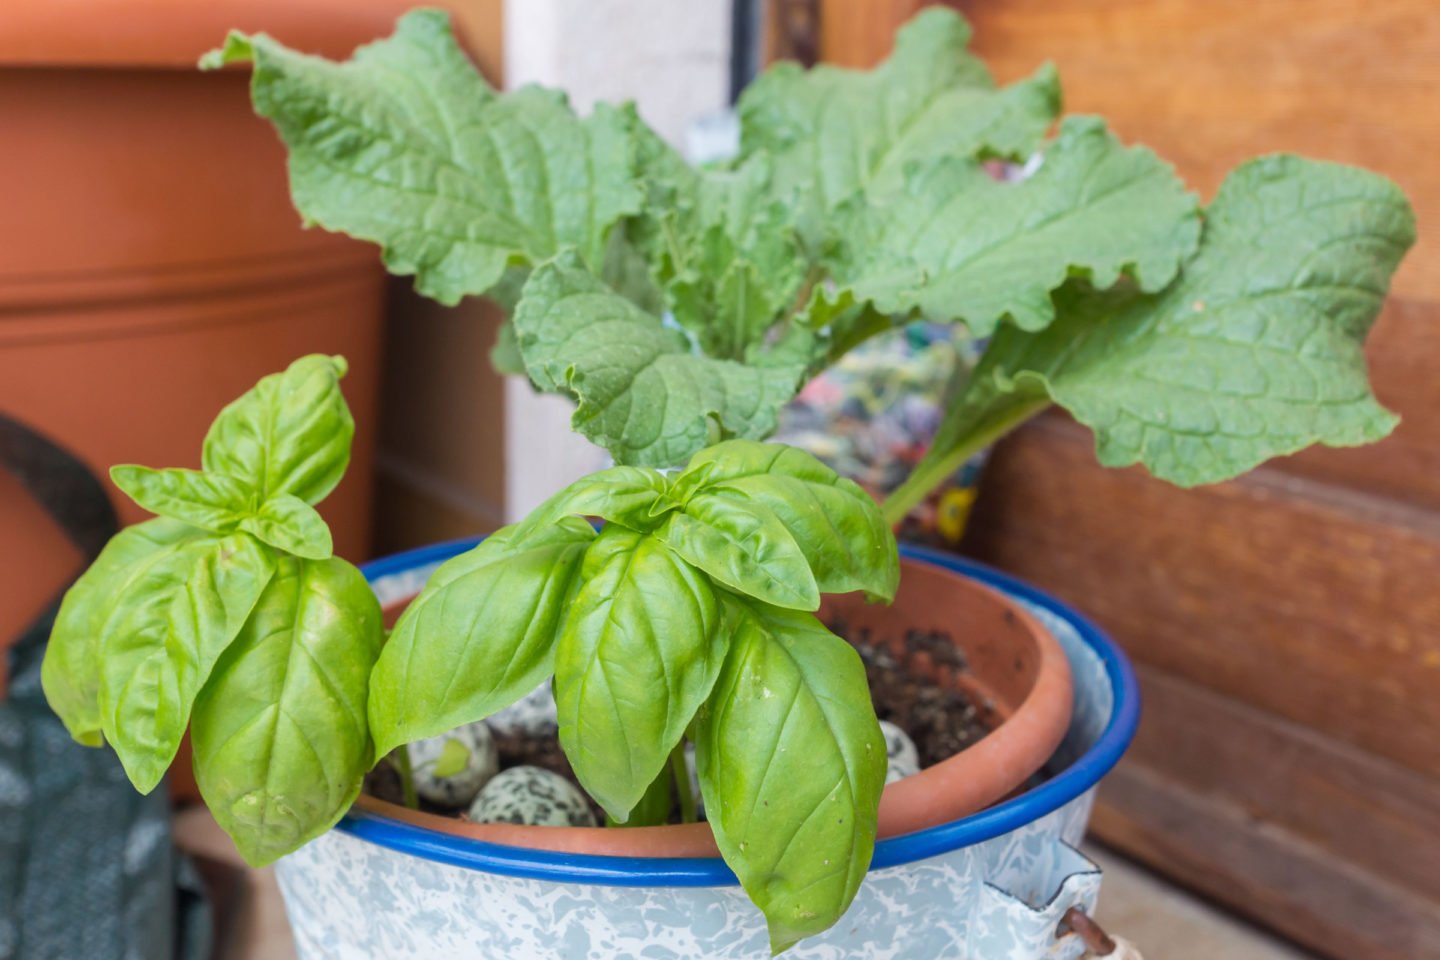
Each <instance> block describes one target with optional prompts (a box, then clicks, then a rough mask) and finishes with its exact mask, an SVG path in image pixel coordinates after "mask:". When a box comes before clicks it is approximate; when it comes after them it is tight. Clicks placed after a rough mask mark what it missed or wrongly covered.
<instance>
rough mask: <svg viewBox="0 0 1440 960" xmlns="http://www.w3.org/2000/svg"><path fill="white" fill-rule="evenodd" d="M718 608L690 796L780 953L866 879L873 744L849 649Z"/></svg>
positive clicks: (846, 901) (744, 610) (797, 625)
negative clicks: (718, 651) (718, 652)
mask: <svg viewBox="0 0 1440 960" xmlns="http://www.w3.org/2000/svg"><path fill="white" fill-rule="evenodd" d="M726 605H727V607H728V610H727V614H728V615H729V617H728V619H729V620H730V622H731V623H732V625H733V634H732V636H731V638H730V650H729V653H728V655H727V656H726V658H725V665H724V668H723V670H722V671H721V674H720V679H719V680H718V681H716V683H715V688H714V690H713V691H712V692H711V694H710V698H709V700H708V701H707V702H706V704H705V706H704V707H703V708H702V709H701V711H700V714H699V716H698V718H697V721H696V724H695V746H696V759H697V766H698V770H699V774H700V791H701V793H702V795H703V796H704V798H705V815H706V817H707V818H708V819H709V821H710V826H711V827H712V828H713V829H714V831H715V842H716V843H717V844H718V845H719V847H720V852H721V854H722V855H723V856H724V857H725V862H726V863H728V864H729V865H730V868H731V869H732V870H734V871H735V874H736V876H738V877H739V878H740V883H741V885H742V886H743V887H744V888H745V892H746V893H747V894H749V895H750V899H751V900H753V901H754V902H755V904H756V905H757V906H758V907H759V908H760V909H761V910H762V911H764V913H765V919H766V921H767V923H768V924H769V927H770V944H771V948H772V949H773V950H774V951H776V952H779V951H781V950H784V949H785V948H786V947H788V946H790V945H791V944H793V943H795V942H796V941H797V940H800V939H802V938H804V937H808V936H811V935H813V934H816V933H819V932H821V931H823V930H825V929H827V928H828V927H830V926H831V925H832V924H833V923H835V921H836V920H837V919H839V917H840V915H841V914H843V913H844V912H845V910H846V908H847V907H848V906H849V905H850V901H851V900H853V899H854V898H855V892H856V891H857V890H858V889H859V887H860V882H861V881H862V880H863V879H864V878H865V872H866V870H867V869H868V868H869V866H870V856H871V854H872V853H873V852H874V849H875V832H876V818H877V815H878V811H879V807H880V793H881V791H882V790H883V789H884V786H885V768H886V755H885V738H884V735H883V734H882V733H881V732H880V724H879V721H877V720H876V719H875V710H874V708H873V707H872V706H871V705H870V691H869V688H868V687H867V685H866V682H865V668H864V666H863V665H862V664H861V662H860V657H859V655H858V654H856V652H855V650H854V648H852V647H851V646H850V645H849V644H848V643H846V642H845V641H844V640H841V639H840V638H839V637H836V636H834V635H833V634H831V633H830V632H829V631H828V630H826V629H825V628H824V626H823V625H821V623H820V621H818V620H817V619H815V617H814V616H812V615H810V614H808V613H798V612H796V611H792V610H780V609H777V608H775V607H770V606H766V605H765V604H759V603H754V602H752V601H745V600H740V599H736V598H727V600H726Z"/></svg>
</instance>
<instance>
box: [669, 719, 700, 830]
mask: <svg viewBox="0 0 1440 960" xmlns="http://www.w3.org/2000/svg"><path fill="white" fill-rule="evenodd" d="M670 772H671V773H672V774H673V775H674V777H675V796H677V797H679V798H680V822H681V823H694V822H695V794H694V792H693V791H691V789H690V767H689V766H688V765H687V764H686V763H685V741H684V740H681V741H680V742H679V743H677V744H675V749H674V750H671V751H670Z"/></svg>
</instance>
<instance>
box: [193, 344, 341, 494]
mask: <svg viewBox="0 0 1440 960" xmlns="http://www.w3.org/2000/svg"><path fill="white" fill-rule="evenodd" d="M347 369H348V368H347V365H346V363H345V359H344V358H343V357H327V356H323V355H320V354H311V355H310V356H307V357H301V358H300V359H299V360H296V361H295V362H294V363H292V364H290V366H289V367H288V368H287V369H286V370H285V371H284V372H282V373H272V374H270V375H269V376H266V377H263V378H261V380H260V382H259V383H257V384H256V385H255V386H254V387H253V388H251V389H250V390H249V391H247V392H246V393H245V394H244V395H243V396H241V397H240V398H239V399H238V400H235V401H234V402H232V403H231V404H229V405H228V406H226V407H225V409H224V410H222V411H220V415H219V416H218V417H216V418H215V422H214V423H212V424H211V425H210V430H209V432H208V433H206V435H205V446H204V449H203V451H202V454H201V461H202V463H203V465H204V467H205V471H206V472H207V473H210V474H220V475H222V476H226V477H231V478H233V479H235V480H238V481H240V482H241V483H243V484H245V485H247V486H248V487H250V488H251V489H252V490H254V491H255V496H256V498H257V500H259V501H265V500H268V499H270V498H271V497H276V496H279V495H281V494H290V495H292V496H295V497H299V498H300V499H301V500H304V501H305V502H306V503H319V502H320V501H321V500H323V499H324V498H325V496H326V495H327V494H329V493H330V491H331V490H334V489H335V486H336V484H338V483H339V482H340V478H341V477H342V476H344V475H345V468H346V467H347V466H348V465H349V463H350V442H351V440H352V439H353V438H354V436H355V420H354V418H352V417H351V416H350V408H349V407H348V406H346V404H345V395H344V394H343V393H341V392H340V378H341V377H343V376H345V371H346V370H347Z"/></svg>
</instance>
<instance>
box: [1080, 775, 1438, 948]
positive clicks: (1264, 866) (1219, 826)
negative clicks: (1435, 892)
mask: <svg viewBox="0 0 1440 960" xmlns="http://www.w3.org/2000/svg"><path fill="white" fill-rule="evenodd" d="M1091 823H1092V829H1093V830H1094V832H1095V833H1097V834H1098V835H1099V836H1101V837H1102V838H1103V839H1104V840H1105V842H1106V843H1107V844H1109V845H1111V846H1113V847H1115V848H1116V849H1118V850H1120V851H1122V852H1124V853H1126V854H1128V855H1130V856H1133V857H1137V858H1139V859H1141V860H1145V861H1148V862H1150V863H1152V864H1159V865H1163V869H1164V871H1165V872H1166V873H1167V874H1169V875H1170V876H1172V877H1175V878H1177V879H1179V880H1181V881H1182V882H1184V883H1185V884H1187V885H1188V886H1190V887H1191V888H1192V889H1195V890H1198V891H1200V892H1201V893H1204V894H1206V895H1208V896H1211V897H1213V898H1215V899H1216V900H1219V901H1222V902H1224V903H1227V904H1230V905H1231V906H1232V907H1234V908H1235V909H1236V910H1237V911H1238V912H1240V913H1244V914H1248V915H1249V916H1250V917H1252V918H1254V919H1256V920H1259V921H1260V922H1262V923H1265V924H1267V925H1269V926H1271V927H1274V928H1275V929H1277V930H1279V931H1280V932H1281V933H1283V934H1286V935H1287V936H1289V937H1291V938H1293V939H1295V940H1296V941H1298V942H1299V943H1302V944H1304V945H1305V946H1307V947H1309V948H1310V949H1312V950H1314V951H1316V952H1317V953H1319V954H1321V955H1322V956H1325V957H1330V958H1333V960H1360V958H1363V960H1431V958H1434V957H1440V904H1436V903H1435V901H1433V900H1428V899H1425V898H1422V897H1418V896H1416V895H1415V894H1413V893H1411V892H1409V891H1407V890H1405V889H1404V888H1403V887H1400V886H1398V885H1395V884H1393V883H1391V882H1389V881H1388V880H1387V878H1386V877H1385V876H1384V875H1383V874H1374V873H1369V872H1367V871H1363V870H1359V869H1356V868H1353V867H1350V866H1348V865H1346V864H1344V863H1342V862H1337V860H1336V859H1335V857H1334V855H1333V854H1331V853H1330V852H1329V851H1327V850H1324V849H1322V848H1319V847H1316V846H1315V845H1313V844H1309V843H1306V842H1305V841H1303V840H1301V839H1299V838H1297V837H1296V836H1295V835H1294V834H1292V833H1290V832H1288V831H1286V830H1283V829H1280V828H1277V827H1274V826H1272V825H1268V824H1264V823H1258V822H1256V821H1255V820H1254V819H1253V818H1252V817H1251V816H1250V815H1249V814H1248V813H1246V812H1245V811H1244V810H1242V809H1240V808H1238V807H1235V806H1233V805H1229V804H1226V803H1224V802H1223V801H1216V800H1214V799H1210V798H1201V797H1199V796H1198V795H1197V794H1195V793H1194V792H1192V791H1189V790H1186V789H1184V788H1183V787H1181V786H1178V785H1177V784H1175V783H1174V782H1172V781H1170V780H1167V779H1165V778H1164V777H1160V776H1157V775H1155V774H1154V773H1152V772H1150V771H1147V770H1146V769H1145V768H1143V767H1141V766H1139V765H1138V764H1134V763H1126V764H1122V765H1121V766H1120V767H1119V768H1118V769H1116V771H1115V772H1114V773H1112V774H1111V775H1110V777H1109V778H1108V779H1107V780H1106V781H1105V785H1104V786H1103V787H1102V788H1101V790H1100V802H1099V803H1098V804H1097V806H1096V809H1095V816H1094V819H1093V820H1092V821H1091Z"/></svg>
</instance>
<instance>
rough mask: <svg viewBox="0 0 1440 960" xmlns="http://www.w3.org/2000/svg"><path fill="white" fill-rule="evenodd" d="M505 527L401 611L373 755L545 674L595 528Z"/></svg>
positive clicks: (438, 730) (466, 716) (373, 720)
mask: <svg viewBox="0 0 1440 960" xmlns="http://www.w3.org/2000/svg"><path fill="white" fill-rule="evenodd" d="M516 533H517V529H516V528H515V527H507V528H505V529H504V530H501V531H499V532H498V533H495V534H493V535H491V536H490V537H488V538H487V539H486V540H485V541H484V542H482V543H481V544H480V545H479V546H478V547H476V548H475V549H474V550H471V551H469V552H468V553H463V554H461V555H460V556H458V557H455V558H454V559H452V560H449V561H447V562H446V563H444V564H443V565H441V567H440V568H439V569H438V570H436V571H435V573H434V574H433V575H431V577H430V582H429V583H428V584H426V585H425V589H424V590H423V591H422V592H421V594H420V596H418V597H416V598H415V600H414V602H413V603H411V604H410V606H409V607H407V608H406V609H405V612H404V613H403V614H402V615H401V617H400V620H399V621H398V622H397V623H396V624H395V629H394V630H393V631H392V632H391V634H390V639H389V641H388V642H387V643H386V644H385V650H384V652H383V653H382V654H381V655H380V659H379V661H378V662H377V663H376V665H375V674H374V677H373V678H372V680H371V686H370V707H369V710H370V728H371V733H372V736H374V738H375V757H376V758H377V759H378V758H379V757H383V756H385V755H386V754H387V753H389V752H390V751H391V750H394V749H395V748H396V747H398V746H401V745H402V744H406V743H412V742H414V741H416V740H424V739H426V738H427V737H433V736H438V735H439V734H442V733H446V732H448V731H450V730H454V729H455V728H456V727H459V726H463V725H464V724H467V723H472V722H474V721H476V720H483V719H484V718H485V717H487V716H489V715H490V714H492V713H494V712H495V711H497V710H499V709H501V708H502V707H506V706H509V705H510V704H511V703H514V702H515V701H516V700H518V699H520V698H521V697H523V696H524V695H526V694H527V693H529V692H530V691H531V690H534V689H535V687H536V686H537V685H538V684H539V683H540V682H541V681H542V680H544V679H545V677H546V676H547V675H548V674H549V673H550V667H551V664H552V663H553V661H554V641H555V634H556V632H557V631H558V630H559V628H560V622H561V617H562V616H563V614H564V605H565V602H566V600H567V598H568V597H569V595H570V593H571V592H572V590H573V586H572V583H573V581H574V579H575V574H576V573H577V572H578V571H579V569H580V561H581V557H582V555H583V554H584V552H585V548H586V546H588V545H589V544H590V542H591V541H592V540H593V539H594V537H595V531H594V530H592V529H591V528H590V525H589V524H587V523H585V522H584V521H583V520H576V519H573V518H562V519H559V520H556V521H555V522H554V523H553V524H548V525H544V526H541V527H540V528H538V529H536V530H534V531H533V532H532V533H531V534H529V535H528V536H525V537H523V538H522V537H517V536H516Z"/></svg>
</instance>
